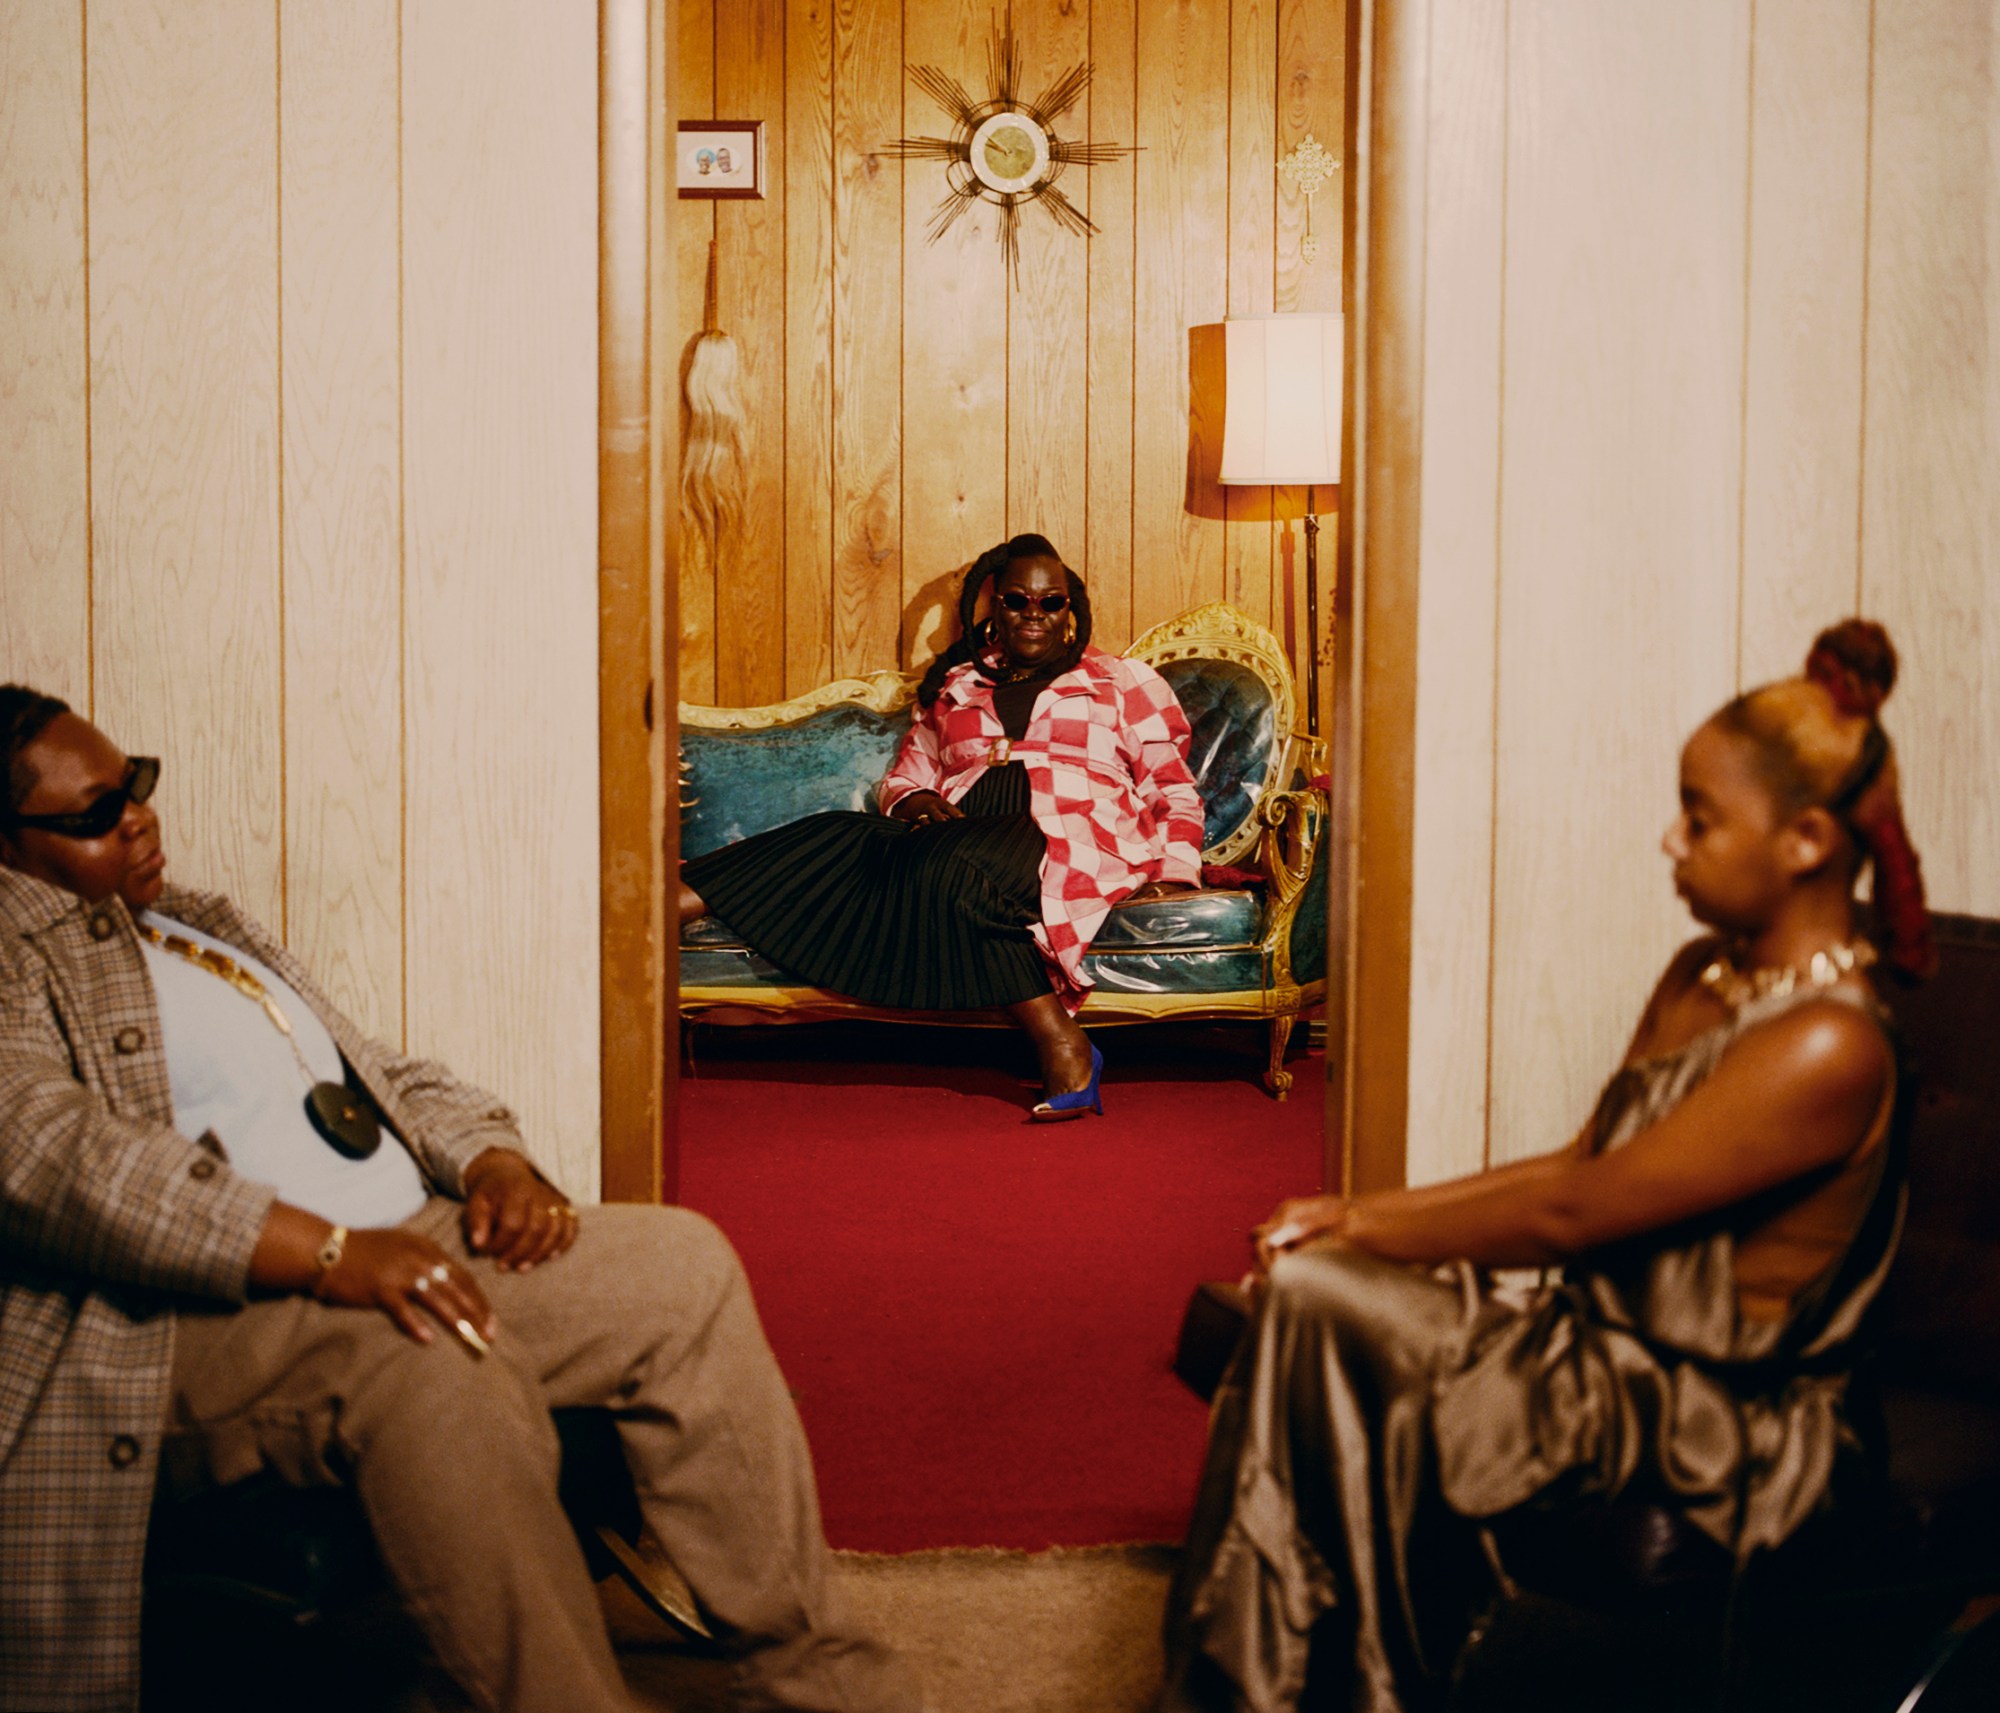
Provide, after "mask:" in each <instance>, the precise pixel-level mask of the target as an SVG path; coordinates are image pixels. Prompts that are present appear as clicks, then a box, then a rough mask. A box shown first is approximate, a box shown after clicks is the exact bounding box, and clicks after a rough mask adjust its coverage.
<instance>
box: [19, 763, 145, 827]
mask: <svg viewBox="0 0 2000 1713" xmlns="http://www.w3.org/2000/svg"><path fill="white" fill-rule="evenodd" d="M159 782H160V758H159V757H158V756H156V755H135V756H133V757H132V758H131V759H130V760H128V761H127V762H126V763H125V782H124V784H122V785H118V786H114V787H113V788H112V789H111V790H109V791H107V792H105V793H104V795H103V796H102V797H100V798H98V799H97V801H96V802H94V803H93V804H91V806H90V807H89V808H88V809H79V810H77V811H76V812H75V813H74V814H69V815H0V826H4V827H5V828H6V829H7V830H8V831H9V832H13V831H14V830H15V829H17V828H30V829H32V830H33V831H35V832H38V833H59V834H60V835H61V836H62V837H64V838H66V839H101V838H103V837H104V835H105V834H106V833H108V832H110V831H111V830H112V828H114V827H116V826H117V825H118V823H119V822H120V821H122V820H124V819H125V806H126V805H127V804H128V803H143V802H145V801H146V799H147V798H148V797H150V796H152V794H153V787H154V786H155V785H157V784H159Z"/></svg>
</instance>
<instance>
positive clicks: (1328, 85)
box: [1276, 0, 1347, 310]
mask: <svg viewBox="0 0 2000 1713" xmlns="http://www.w3.org/2000/svg"><path fill="white" fill-rule="evenodd" d="M1346 87H1347V28H1346V20H1345V8H1344V6H1343V5H1342V3H1341V0H1278V92H1279V93H1278V158H1279V159H1280V160H1283V159H1284V158H1285V156H1287V155H1288V154H1290V153H1291V152H1292V150H1294V149H1295V148H1297V147H1298V146H1299V144H1300V143H1302V142H1303V141H1304V140H1305V139H1306V137H1307V135H1308V134H1310V135H1312V136H1314V137H1317V138H1318V139H1319V141H1320V143H1321V144H1322V145H1323V146H1324V147H1325V149H1326V151H1327V153H1328V154H1330V155H1332V156H1333V158H1334V159H1335V160H1339V159H1340V158H1341V153H1342V149H1343V144H1342V142H1341V138H1342V136H1343V134H1344V133H1345V131H1346V125H1345V123H1344V116H1345V113H1346V106H1347V97H1346ZM1345 171H1346V168H1345V165H1343V166H1342V169H1341V172H1339V173H1336V174H1335V175H1334V176H1333V177H1332V178H1330V179H1329V180H1327V182H1326V183H1325V184H1324V185H1322V186H1321V187H1320V191H1319V194H1318V195H1317V196H1315V197H1314V198H1313V205H1312V229H1313V236H1314V237H1315V238H1316V239H1318V240H1319V249H1318V253H1317V254H1316V255H1315V256H1314V257H1313V259H1312V260H1311V261H1310V262H1309V261H1307V260H1306V259H1305V256H1304V254H1303V253H1302V251H1301V248H1300V241H1301V240H1302V239H1303V238H1304V237H1305V230H1306V201H1305V198H1304V197H1303V196H1301V195H1300V194H1299V193H1298V192H1297V191H1296V190H1293V189H1290V188H1288V187H1286V186H1284V185H1283V184H1282V183H1281V184H1280V186H1279V190H1278V258H1277V260H1278V278H1277V294H1276V295H1277V305H1278V308H1279V309H1280V310H1335V309H1338V308H1340V305H1341V293H1340V282H1341V277H1342V276H1341V268H1342V266H1343V257H1342V254H1341V246H1342V242H1343V239H1342V233H1341V219H1340V208H1341V194H1342V186H1343V184H1344V182H1345V181H1344V178H1343V174H1344V173H1345Z"/></svg>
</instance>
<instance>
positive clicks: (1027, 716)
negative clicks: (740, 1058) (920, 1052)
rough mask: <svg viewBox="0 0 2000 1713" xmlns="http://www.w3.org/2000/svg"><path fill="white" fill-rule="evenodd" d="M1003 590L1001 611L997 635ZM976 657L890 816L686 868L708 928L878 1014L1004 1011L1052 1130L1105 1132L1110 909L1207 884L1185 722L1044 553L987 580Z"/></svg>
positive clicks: (1009, 560)
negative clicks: (1031, 1050) (1095, 976)
mask: <svg viewBox="0 0 2000 1713" xmlns="http://www.w3.org/2000/svg"><path fill="white" fill-rule="evenodd" d="M989 583H990V584H991V585H992V590H993V599H992V612H991V616H990V617H988V618H984V619H982V618H980V617H979V604H980V597H981V596H982V594H984V593H985V591H986V588H987V585H988V584H989ZM958 612H959V627H960V636H959V640H958V641H957V642H955V643H954V644H953V645H952V646H951V647H950V648H949V649H947V650H946V651H945V652H944V653H943V654H942V655H940V656H939V657H938V659H937V660H936V661H934V662H933V663H932V665H931V668H930V670H929V672H927V673H926V674H925V675H924V680H923V683H922V685H921V686H920V687H919V688H918V691H917V705H916V708H915V710H914V712H913V716H912V719H911V724H910V731H909V735H908V736H907V737H906V738H905V739H904V740H903V747H902V749H901V751H900V752H899V753H898V755H897V757H896V761H895V765H894V766H893V767H891V768H890V769H889V772H888V775H887V776H886V777H885V778H884V779H883V781H882V784H881V786H880V788H879V790H878V792H877V798H878V800H879V802H880V804H881V806H882V809H883V811H884V813H882V814H880V815H874V814H857V813H852V812H833V813H829V814H824V815H809V816H807V817H806V818H805V819H804V820H800V821H794V822H792V823H791V824H790V825H788V826H783V827H774V828H772V829H771V830H770V831H769V832H765V833H759V834H756V835H754V836H753V837H751V838H747V839H743V840H741V841H739V842H738V843H736V844H733V845H728V846H725V847H724V848H723V849H721V850H718V851H711V852H709V853H708V854H707V855H705V856H700V857H696V858H694V859H692V860H691V861H690V862H688V863H687V864H686V866H685V868H684V870H683V872H682V877H681V897H680V911H681V921H682V922H683V923H686V922H690V921H693V920H694V919H695V918H696V917H698V916H704V915H707V914H709V913H711V912H713V913H714V914H715V915H717V916H720V917H721V918H722V919H723V920H725V921H726V922H728V924H729V925H730V927H732V928H733V929H735V930H736V932H737V933H739V934H740V935H742V936H743V938H744V939H745V940H746V941H747V942H748V943H749V944H750V945H751V946H753V947H754V948H755V949H756V950H757V951H758V952H759V953H760V954H762V955H763V956H764V957H766V958H768V959H770V961H771V962H772V963H774V964H778V965H780V966H781V967H783V968H785V969H787V970H790V971H793V972H794V973H795V974H797V975H800V976H803V977H804V978H805V979H806V980H807V981H809V982H812V983H813V984H814V985H816V986H819V987H824V988H829V989H832V990H833V991H834V992H837V993H845V994H849V995H851V996H852V997H854V998H856V999H859V1000H862V1001H865V1002H866V1003H868V1004H871V1005H887V1006H899V1007H905V1008H908V1009H912V1010H923V1011H964V1010H976V1009H979V1008H982V1007H987V1006H1004V1007H1005V1008H1006V1009H1007V1011H1008V1012H1009V1013H1011V1014H1012V1016H1013V1018H1014V1020H1015V1021H1016V1022H1017V1023H1019V1024H1020V1025H1021V1027H1022V1028H1023V1029H1025V1030H1026V1031H1027V1033H1028V1036H1029V1038H1030V1039H1031V1040H1032V1041H1033V1042H1034V1045H1035V1051H1036V1053H1037V1055H1038V1056H1039V1058H1040V1060H1041V1070H1042V1083H1043V1091H1044V1092H1043V1098H1042V1100H1041V1101H1040V1102H1039V1103H1037V1105H1036V1106H1035V1108H1034V1112H1033V1116H1034V1117H1035V1118H1036V1119H1040V1120H1053V1119H1065V1118H1080V1117H1082V1115H1083V1114H1084V1113H1085V1112H1101V1111H1102V1105H1101V1103H1100V1099H1099V1095H1098V1079H1099V1075H1100V1073H1101V1072H1102V1070H1103V1064H1104V1061H1103V1057H1102V1055H1100V1054H1099V1052H1098V1051H1097V1049H1096V1048H1095V1047H1093V1046H1092V1045H1091V1044H1090V1042H1089V1040H1088V1039H1087V1038H1086V1037H1085V1035H1084V1033H1083V1031H1082V1029H1080V1028H1079V1027H1078V1026H1077V1022H1076V1012H1077V1009H1078V1007H1079V1006H1081V1005H1082V1003H1083V1000H1084V995H1085V993H1086V992H1087V990H1088V989H1089V986H1090V978H1089V976H1088V975H1087V974H1086V973H1085V971H1084V967H1083V957H1084V953H1085V952H1087V951H1088V950H1089V949H1090V942H1091V940H1092V939H1093V938H1094V937H1095V936H1096V934H1097V931H1098V929H1099V928H1100V927H1101V926H1102V925H1103V923H1104V919H1105V917H1106V916H1107V915H1109V914H1110V911H1111V907H1112V906H1113V905H1114V904H1117V903H1119V902H1120V901H1122V900H1124V899H1127V898H1147V897H1154V896H1157V895H1160V894H1163V893H1169V892H1187V891H1193V890H1195V889H1196V888H1198V887H1199V886H1200V884H1201V837H1202V803H1201V794H1200V792H1199V791H1198V790H1197V789H1196V787H1195V782H1194V776H1193V774H1191V773H1190V772H1189V771H1188V723H1187V717H1186V716H1185V715H1184V714H1183V713H1182V712H1181V708H1180V704H1179V703H1178V702H1176V701H1175V700H1174V693H1173V691H1171V690H1170V689H1168V688H1167V685H1166V681H1165V680H1164V679H1162V678H1161V677H1160V675H1159V674H1158V673H1157V672H1155V671H1154V670H1153V669H1152V668H1151V667H1150V666H1147V665H1145V664H1144V663H1142V662H1140V661H1136V660H1128V659H1125V658H1123V657H1122V656H1119V655H1114V654H1107V653H1106V652H1105V651H1104V650H1102V649H1099V648H1093V647H1092V646H1091V645H1090V599H1089V596H1088V594H1087V593H1086V591H1085V589H1084V586H1083V580H1082V579H1081V578H1080V577H1078V576H1077V574H1076V573H1075V572H1074V571H1072V570H1070V569H1069V568H1068V567H1067V566H1066V565H1064V564H1063V562H1062V557H1061V555H1060V554H1058V553H1057V552H1056V550H1055V548H1054V547H1052V546H1051V545H1050V544H1049V542H1048V540H1047V539H1046V538H1045V537H1043V536H1039V535H1017V536H1015V537H1014V538H1013V539H1012V540H1011V541H1006V542H1002V543H1001V544H1000V545H999V546H997V547H993V548H990V549H989V550H988V551H987V552H985V553H982V554H981V555H980V556H979V558H978V559H977V560H975V561H974V562H973V565H972V567H971V569H970V570H969V571H968V572H967V573H966V577H965V583H964V587H963V589H962V590H961V592H960V595H959V603H958Z"/></svg>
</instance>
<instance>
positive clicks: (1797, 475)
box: [1741, 0, 1871, 686]
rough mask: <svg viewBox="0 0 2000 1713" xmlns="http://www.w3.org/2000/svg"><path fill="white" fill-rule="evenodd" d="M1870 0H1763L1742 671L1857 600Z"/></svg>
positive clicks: (1774, 665)
mask: <svg viewBox="0 0 2000 1713" xmlns="http://www.w3.org/2000/svg"><path fill="white" fill-rule="evenodd" d="M1870 10H1871V6H1870V0H1831V3H1829V0H1759V4H1758V6H1757V9H1756V20H1757V22H1756V30H1757V36H1756V44H1755V53H1754V62H1753V63H1754V75H1755V83H1754V86H1753V89H1752V99H1753V107H1752V110H1751V159H1750V275H1749V328H1748V346H1747V372H1746V374H1745V377H1744V389H1743V393H1744V403H1743V422H1744V441H1743V479H1742V480H1743V617H1742V640H1741V660H1742V669H1741V682H1742V683H1743V684H1744V685H1746V686H1747V685H1752V684H1762V683H1766V682H1768V681H1769V680H1771V679H1773V678H1781V677H1789V676H1790V675H1791V674H1793V673H1795V672H1797V671H1798V670H1799V664H1800V662H1801V661H1802V660H1803V659H1804V658H1805V651H1806V645H1807V644H1808V642H1810V640H1811V639H1812V637H1813V635H1814V633H1815V632H1816V631H1817V630H1818V629H1819V628H1820V627H1821V626H1822V625H1826V624H1830V623H1831V622H1832V621H1833V620H1834V619H1835V618H1837V617H1838V616H1839V615H1840V614H1842V613H1845V612H1849V611H1851V610H1852V608H1853V606H1854V600H1855V592H1856V588H1857V584H1858V579H1859V575H1860V543H1859V539H1858V534H1857V530H1856V527H1855V523H1856V518H1857V515H1858V504H1857V499H1858V495H1859V493H1860V486H1861V303H1862V280H1863V274H1864V258H1863V248H1862V247H1863V244H1864V243H1865V241H1866V231H1867V206H1866V205H1867V196H1868V127H1867V125H1866V123H1865V122H1862V121H1863V120H1864V119H1865V115H1866V114H1867V111H1868V19H1869V12H1870Z"/></svg>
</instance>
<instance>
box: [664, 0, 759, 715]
mask: <svg viewBox="0 0 2000 1713" xmlns="http://www.w3.org/2000/svg"><path fill="white" fill-rule="evenodd" d="M715 4H716V0H681V6H680V15H679V20H678V21H679V25H680V34H679V42H678V52H679V54H680V92H681V108H680V111H681V116H682V117H683V118H686V119H739V118H754V117H755V115H754V114H739V113H720V112H718V111H717V110H716V105H715V100H716V90H715ZM678 206H679V208H680V210H681V211H682V213H683V214H684V215H685V218H684V219H680V220H676V221H675V222H674V303H675V306H676V308H677V311H678V315H677V320H676V325H677V326H679V327H680V328H681V329H682V340H683V344H682V349H681V351H680V353H679V357H680V362H681V372H682V374H683V375H685V373H686V366H687V361H688V358H689V356H690V354H691V352H692V348H693V342H694V340H695V338H696V337H697V335H699V334H700V332H701V330H702V327H703V323H704V316H705V311H706V306H707V301H708V246H709V244H710V243H711V242H712V241H713V240H714V238H715V235H716V205H715V204H714V203H712V202H702V201H700V200H690V201H687V202H682V203H679V204H678ZM674 393H675V399H676V401H677V403H679V404H680V407H681V410H682V414H683V416H685V414H686V405H685V400H684V395H683V394H682V392H681V389H680V388H679V387H678V386H676V387H675V389H674ZM683 427H685V423H683ZM676 491H678V489H676ZM680 594H681V600H680V684H681V694H682V695H683V696H685V697H686V698H687V699H688V700H690V701H694V702H713V701H714V700H715V697H716V653H717V647H716V634H715V620H716V567H715V557H714V555H713V554H712V553H711V552H710V550H709V546H708V543H707V542H706V541H705V540H704V539H703V537H702V534H701V531H700V530H698V529H693V528H690V527H687V525H686V521H685V519H683V528H682V541H681V564H680Z"/></svg>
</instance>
